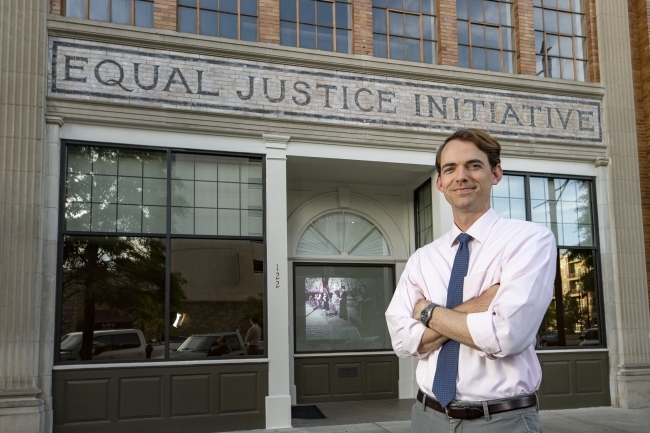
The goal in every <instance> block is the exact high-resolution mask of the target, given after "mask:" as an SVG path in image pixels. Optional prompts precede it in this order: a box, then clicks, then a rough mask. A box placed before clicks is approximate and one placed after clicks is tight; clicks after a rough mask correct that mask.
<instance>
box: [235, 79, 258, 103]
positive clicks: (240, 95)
mask: <svg viewBox="0 0 650 433" xmlns="http://www.w3.org/2000/svg"><path fill="white" fill-rule="evenodd" d="M254 81H255V77H251V76H250V75H249V76H248V95H246V96H244V94H243V93H242V92H241V91H240V90H237V97H238V98H239V99H241V100H242V101H248V100H249V99H251V98H252V97H253V86H254V84H253V83H254Z"/></svg>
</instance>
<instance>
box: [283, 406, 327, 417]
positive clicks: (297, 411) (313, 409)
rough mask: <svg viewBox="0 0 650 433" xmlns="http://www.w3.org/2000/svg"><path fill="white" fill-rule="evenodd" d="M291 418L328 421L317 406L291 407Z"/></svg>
mask: <svg viewBox="0 0 650 433" xmlns="http://www.w3.org/2000/svg"><path fill="white" fill-rule="evenodd" d="M291 418H297V419H326V418H327V417H326V416H325V415H323V412H321V411H320V409H319V408H318V407H317V406H316V405H315V404H312V405H306V406H291Z"/></svg>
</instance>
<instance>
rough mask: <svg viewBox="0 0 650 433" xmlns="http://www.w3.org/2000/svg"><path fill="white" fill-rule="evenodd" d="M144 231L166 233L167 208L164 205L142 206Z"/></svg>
mask: <svg viewBox="0 0 650 433" xmlns="http://www.w3.org/2000/svg"><path fill="white" fill-rule="evenodd" d="M142 232H143V233H166V232H167V208H166V207H163V206H143V207H142Z"/></svg>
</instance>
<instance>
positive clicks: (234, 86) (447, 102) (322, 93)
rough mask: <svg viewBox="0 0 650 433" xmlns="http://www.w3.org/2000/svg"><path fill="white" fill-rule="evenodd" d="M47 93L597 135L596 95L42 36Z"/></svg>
mask: <svg viewBox="0 0 650 433" xmlns="http://www.w3.org/2000/svg"><path fill="white" fill-rule="evenodd" d="M50 55H51V69H50V76H49V90H48V91H49V94H50V95H51V96H55V95H65V96H66V97H70V98H78V99H84V100H88V99H90V100H101V101H110V102H115V103H124V102H128V103H129V104H137V105H144V106H152V107H167V108H169V107H174V108H181V109H188V110H199V111H213V112H221V113H238V114H242V115H248V116H262V117H266V118H285V119H286V118H290V119H296V120H306V121H318V122H335V123H343V124H349V125H364V126H373V127H378V128H396V129H408V130H419V131H435V132H448V131H451V130H454V129H458V128H468V127H475V128H481V129H485V130H487V131H489V132H490V133H492V134H495V135H497V136H502V137H511V138H522V139H526V140H527V141H531V140H534V141H536V140H539V141H567V142H587V143H602V130H601V106H600V101H599V100H594V99H585V98H574V97H561V96H548V95H538V94H535V93H526V92H506V91H500V90H495V89H487V88H486V89H482V88H473V87H468V86H460V85H449V84H436V83H433V82H427V81H418V80H404V79H398V78H391V77H381V76H375V75H364V74H353V73H348V72H333V71H327V70H322V69H309V68H299V67H289V66H281V65H274V64H271V63H264V62H251V61H244V60H236V61H235V60H228V59H222V58H218V57H212V56H203V55H187V54H182V53H174V52H169V51H157V50H150V49H143V48H133V47H127V46H120V45H112V44H102V43H94V42H85V41H75V40H69V39H63V38H55V37H53V38H51V39H50Z"/></svg>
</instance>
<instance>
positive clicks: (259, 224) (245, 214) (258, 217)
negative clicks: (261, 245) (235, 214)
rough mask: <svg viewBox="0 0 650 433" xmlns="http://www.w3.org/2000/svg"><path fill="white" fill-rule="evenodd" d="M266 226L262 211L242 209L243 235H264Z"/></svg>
mask: <svg viewBox="0 0 650 433" xmlns="http://www.w3.org/2000/svg"><path fill="white" fill-rule="evenodd" d="M263 226H264V223H263V219H262V211H257V210H242V211H241V235H242V236H262V234H263V233H262V230H263V229H262V228H263Z"/></svg>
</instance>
